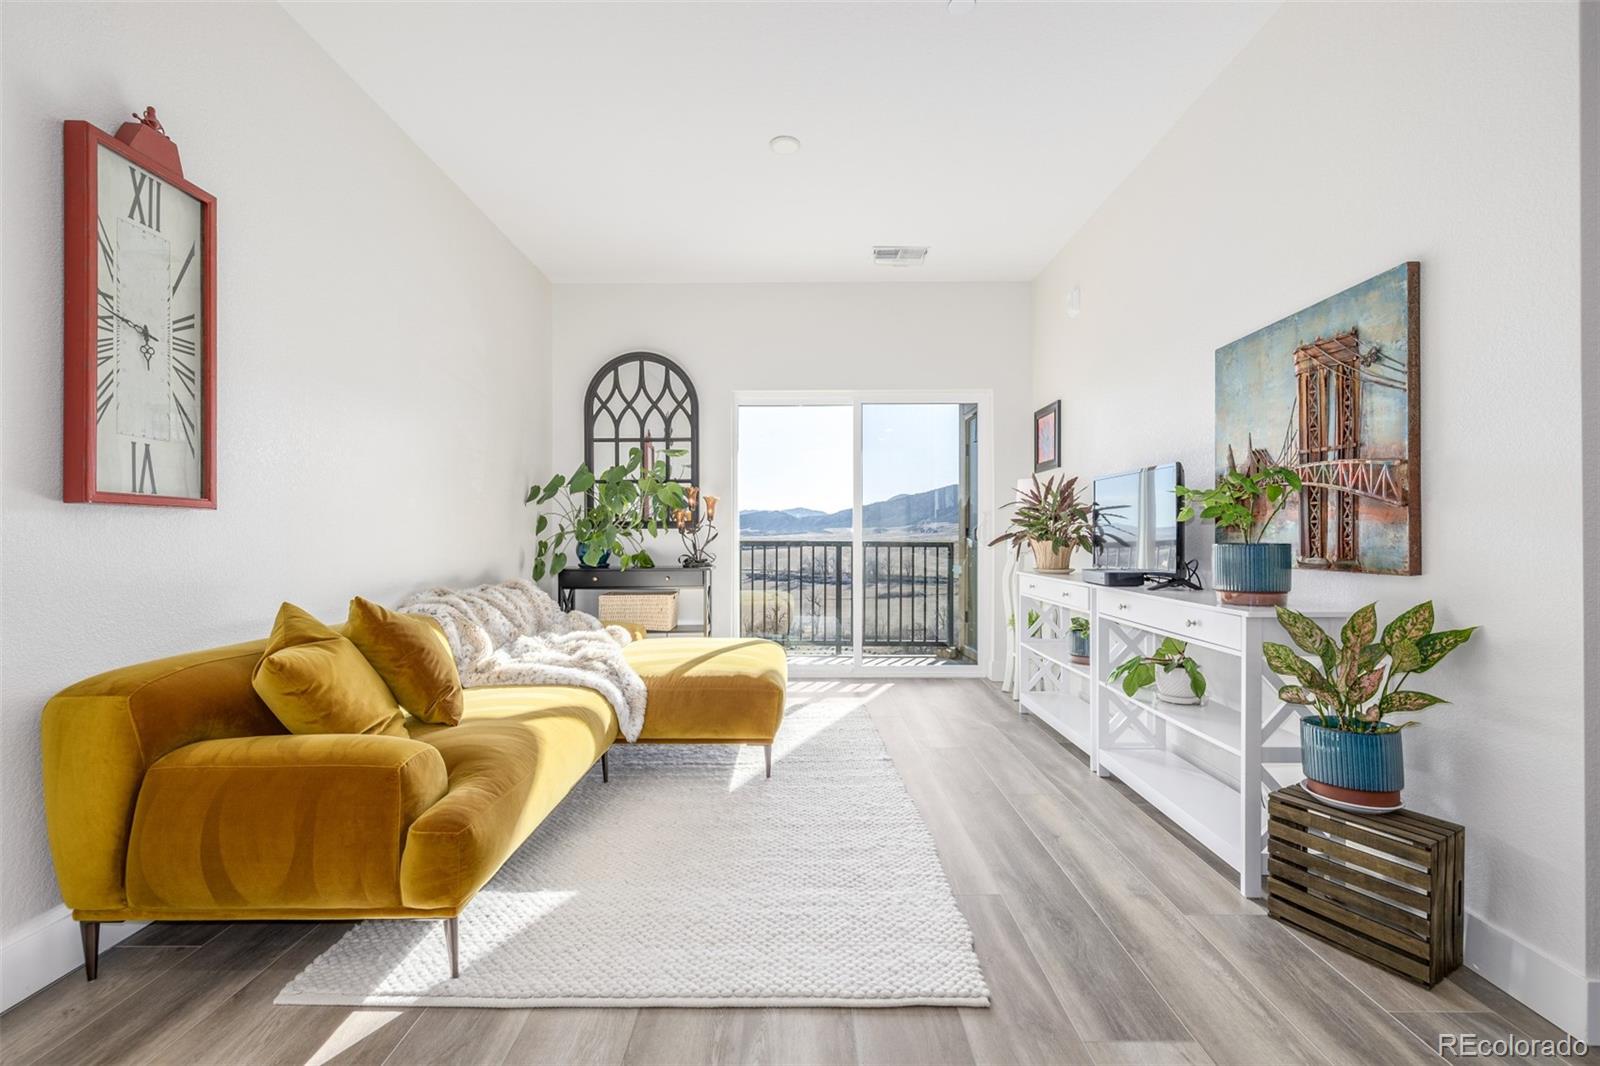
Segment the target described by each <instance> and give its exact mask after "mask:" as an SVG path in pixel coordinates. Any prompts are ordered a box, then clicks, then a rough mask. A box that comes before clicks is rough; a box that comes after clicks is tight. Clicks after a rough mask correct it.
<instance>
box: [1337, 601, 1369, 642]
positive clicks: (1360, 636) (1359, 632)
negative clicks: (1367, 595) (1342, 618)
mask: <svg viewBox="0 0 1600 1066" xmlns="http://www.w3.org/2000/svg"><path fill="white" fill-rule="evenodd" d="M1377 635H1378V605H1377V604H1375V603H1369V604H1367V605H1366V606H1365V607H1363V608H1361V609H1360V610H1359V611H1357V612H1356V613H1355V614H1353V615H1351V616H1350V620H1349V621H1348V622H1346V623H1345V624H1344V629H1343V630H1341V631H1340V633H1339V637H1340V639H1341V640H1342V641H1343V642H1344V643H1345V644H1354V645H1355V646H1356V647H1358V648H1365V647H1366V646H1367V645H1368V644H1371V643H1372V641H1373V639H1374V638H1376V637H1377Z"/></svg>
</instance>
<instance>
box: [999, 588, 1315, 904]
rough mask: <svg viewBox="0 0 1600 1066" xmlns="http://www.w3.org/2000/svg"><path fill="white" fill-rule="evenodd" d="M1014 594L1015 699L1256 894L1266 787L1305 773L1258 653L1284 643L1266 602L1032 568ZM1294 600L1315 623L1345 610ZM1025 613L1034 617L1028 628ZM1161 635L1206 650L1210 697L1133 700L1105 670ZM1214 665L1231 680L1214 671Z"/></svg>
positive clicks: (1290, 712) (1287, 709) (1293, 719)
mask: <svg viewBox="0 0 1600 1066" xmlns="http://www.w3.org/2000/svg"><path fill="white" fill-rule="evenodd" d="M1015 602H1016V619H1017V622H1016V634H1017V636H1016V640H1017V698H1018V702H1019V703H1020V704H1021V709H1022V710H1023V711H1025V712H1027V713H1029V714H1032V715H1034V716H1035V717H1037V718H1038V719H1039V720H1040V721H1042V722H1044V723H1045V724H1046V725H1048V726H1049V727H1050V728H1051V729H1053V730H1055V731H1056V732H1057V733H1059V734H1061V736H1063V737H1065V738H1066V739H1067V740H1068V741H1070V742H1071V743H1073V744H1074V745H1076V746H1077V747H1079V748H1081V749H1082V750H1083V751H1084V752H1085V753H1086V754H1087V755H1088V756H1089V763H1090V767H1091V768H1092V769H1093V770H1094V772H1095V773H1097V774H1099V775H1100V776H1102V777H1107V776H1114V777H1116V778H1118V779H1119V780H1121V781H1122V782H1123V784H1125V785H1127V786H1128V787H1129V788H1131V789H1133V790H1134V791H1135V792H1137V793H1138V794H1139V795H1141V796H1143V797H1144V798H1145V799H1146V800H1147V801H1148V802H1149V803H1150V804H1151V806H1153V807H1155V808H1156V809H1157V810H1159V811H1161V813H1163V814H1165V815H1166V816H1167V817H1168V818H1170V819H1172V821H1173V822H1175V823H1176V824H1177V825H1179V826H1181V827H1182V828H1183V829H1184V830H1185V831H1186V832H1188V833H1189V834H1190V835H1191V836H1193V837H1194V838H1195V839H1196V840H1198V841H1200V843H1202V844H1204V845H1205V846H1206V847H1207V848H1209V849H1210V850H1211V851H1212V852H1214V853H1215V854H1216V855H1217V856H1218V857H1219V858H1221V859H1222V860H1223V861H1224V862H1226V863H1227V864H1228V865H1229V866H1231V867H1233V868H1234V869H1235V870H1236V871H1238V874H1239V891H1240V892H1242V893H1244V894H1245V895H1246V896H1253V897H1258V896H1260V895H1261V894H1262V889H1261V872H1262V863H1263V859H1262V856H1263V853H1264V850H1265V844H1266V819H1265V816H1264V812H1265V809H1266V796H1267V793H1269V792H1271V791H1272V790H1274V789H1277V788H1281V787H1283V786H1284V785H1288V784H1292V783H1294V782H1295V781H1298V780H1299V777H1300V738H1299V720H1298V715H1297V714H1296V710H1297V708H1295V707H1292V706H1289V705H1286V704H1284V703H1282V702H1281V701H1279V700H1278V699H1276V697H1275V695H1274V694H1275V693H1276V692H1277V690H1278V686H1279V684H1280V681H1279V679H1278V677H1277V675H1275V674H1273V673H1272V672H1271V671H1270V670H1268V669H1267V665H1266V662H1265V660H1264V659H1263V658H1262V654H1261V645H1262V643H1263V642H1264V641H1267V640H1275V641H1281V642H1284V643H1288V640H1289V638H1288V635H1287V634H1286V633H1284V632H1283V629H1282V627H1281V626H1279V625H1278V620H1277V615H1276V613H1275V612H1274V611H1273V609H1272V608H1270V607H1226V606H1222V605H1220V604H1218V603H1217V602H1216V593H1214V592H1186V591H1166V592H1151V591H1148V590H1146V589H1144V588H1142V587H1137V588H1122V587H1114V586H1105V585H1091V584H1088V583H1086V582H1084V581H1082V580H1081V579H1080V578H1078V577H1076V576H1071V577H1063V576H1057V575H1050V574H1040V573H1033V572H1027V571H1024V572H1022V573H1019V574H1018V575H1017V589H1016V600H1015ZM1294 607H1295V609H1296V610H1298V611H1300V612H1301V613H1302V614H1306V615H1309V616H1310V617H1312V618H1317V619H1319V620H1323V621H1324V622H1326V621H1327V620H1329V619H1332V620H1335V621H1338V620H1341V619H1342V618H1343V617H1344V614H1345V612H1342V611H1338V610H1325V609H1315V608H1308V607H1306V606H1303V605H1301V604H1298V603H1296V604H1294ZM1029 612H1034V613H1036V614H1037V616H1038V617H1037V621H1036V622H1035V623H1034V624H1033V625H1032V626H1030V625H1029V624H1028V615H1029ZM1075 615H1081V616H1083V617H1087V618H1088V619H1089V627H1090V637H1089V649H1090V650H1089V663H1088V665H1086V666H1085V665H1079V664H1075V663H1073V662H1072V661H1071V657H1070V655H1069V654H1068V631H1069V630H1068V627H1069V626H1070V623H1071V619H1072V617H1073V616H1075ZM1166 637H1176V638H1178V639H1179V640H1183V641H1186V642H1187V643H1188V644H1189V645H1190V647H1191V649H1192V650H1196V651H1199V650H1202V649H1203V650H1204V651H1206V652H1209V653H1211V654H1209V655H1206V656H1205V659H1206V662H1205V663H1204V666H1205V667H1206V676H1207V680H1208V682H1209V683H1210V684H1209V691H1208V692H1207V698H1206V702H1205V703H1203V704H1201V705H1199V706H1193V707H1190V706H1182V705H1178V704H1170V703H1166V702H1163V701H1161V700H1158V699H1155V698H1154V694H1153V690H1145V691H1143V692H1140V693H1138V694H1137V695H1135V696H1133V697H1129V696H1127V695H1125V694H1124V693H1123V691H1122V688H1121V686H1119V685H1116V684H1113V683H1112V682H1111V681H1109V680H1108V678H1109V677H1110V674H1111V671H1112V670H1113V669H1114V668H1115V667H1116V665H1117V664H1118V663H1120V662H1123V661H1125V660H1126V659H1128V658H1130V657H1131V656H1133V655H1141V654H1149V653H1150V652H1151V651H1152V650H1153V649H1154V648H1155V646H1156V645H1157V644H1158V643H1159V642H1160V641H1161V640H1162V639H1164V638H1166ZM1218 663H1221V664H1223V669H1222V671H1220V673H1223V674H1227V675H1231V676H1227V677H1224V676H1218V675H1219V671H1218V670H1217V664H1218ZM1213 693H1217V694H1218V695H1213ZM1221 694H1227V696H1228V698H1229V699H1231V700H1232V702H1224V699H1223V698H1220V696H1221ZM1234 704H1237V706H1235V705H1234Z"/></svg>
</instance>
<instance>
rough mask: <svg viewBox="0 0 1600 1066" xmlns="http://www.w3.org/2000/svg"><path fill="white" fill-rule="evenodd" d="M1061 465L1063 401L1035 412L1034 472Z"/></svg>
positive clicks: (1052, 468)
mask: <svg viewBox="0 0 1600 1066" xmlns="http://www.w3.org/2000/svg"><path fill="white" fill-rule="evenodd" d="M1060 465H1061V401H1060V400H1057V401H1056V402H1055V403H1053V404H1051V405H1050V406H1048V407H1041V408H1039V409H1038V410H1037V411H1035V412H1033V472H1034V473H1035V474H1037V473H1039V472H1040V471H1043V470H1054V469H1055V468H1056V467H1058V466H1060Z"/></svg>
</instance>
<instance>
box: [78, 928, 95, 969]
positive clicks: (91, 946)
mask: <svg viewBox="0 0 1600 1066" xmlns="http://www.w3.org/2000/svg"><path fill="white" fill-rule="evenodd" d="M78 932H79V933H81V934H83V977H84V980H86V981H93V980H94V979H95V978H96V977H99V976H100V923H99V922H79V923H78Z"/></svg>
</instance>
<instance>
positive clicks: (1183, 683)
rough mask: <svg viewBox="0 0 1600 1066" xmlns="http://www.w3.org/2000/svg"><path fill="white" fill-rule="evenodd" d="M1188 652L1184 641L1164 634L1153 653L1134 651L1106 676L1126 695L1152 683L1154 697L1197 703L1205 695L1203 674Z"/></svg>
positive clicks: (1169, 701)
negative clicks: (1135, 652)
mask: <svg viewBox="0 0 1600 1066" xmlns="http://www.w3.org/2000/svg"><path fill="white" fill-rule="evenodd" d="M1188 652H1189V645H1188V644H1186V643H1184V642H1183V641H1181V640H1178V639H1177V638H1175V637H1167V638H1166V639H1165V640H1163V641H1162V642H1161V643H1160V644H1159V645H1157V646H1156V650H1155V652H1154V653H1153V654H1151V655H1135V656H1134V657H1133V658H1131V659H1129V660H1128V661H1127V662H1125V663H1122V664H1121V665H1120V666H1118V667H1117V668H1116V669H1115V670H1113V671H1111V676H1110V678H1109V679H1108V680H1110V681H1121V682H1122V691H1123V692H1125V693H1126V694H1128V695H1129V696H1132V695H1133V694H1134V693H1136V692H1138V691H1139V690H1140V689H1142V688H1147V687H1148V686H1150V685H1154V686H1155V687H1156V698H1157V699H1159V700H1161V701H1162V702H1163V703H1181V704H1191V705H1192V704H1196V703H1199V702H1200V701H1201V700H1203V699H1205V695H1206V675H1205V674H1204V673H1202V672H1201V670H1200V664H1199V663H1198V662H1196V661H1195V660H1193V659H1191V658H1190V657H1189V654H1188Z"/></svg>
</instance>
